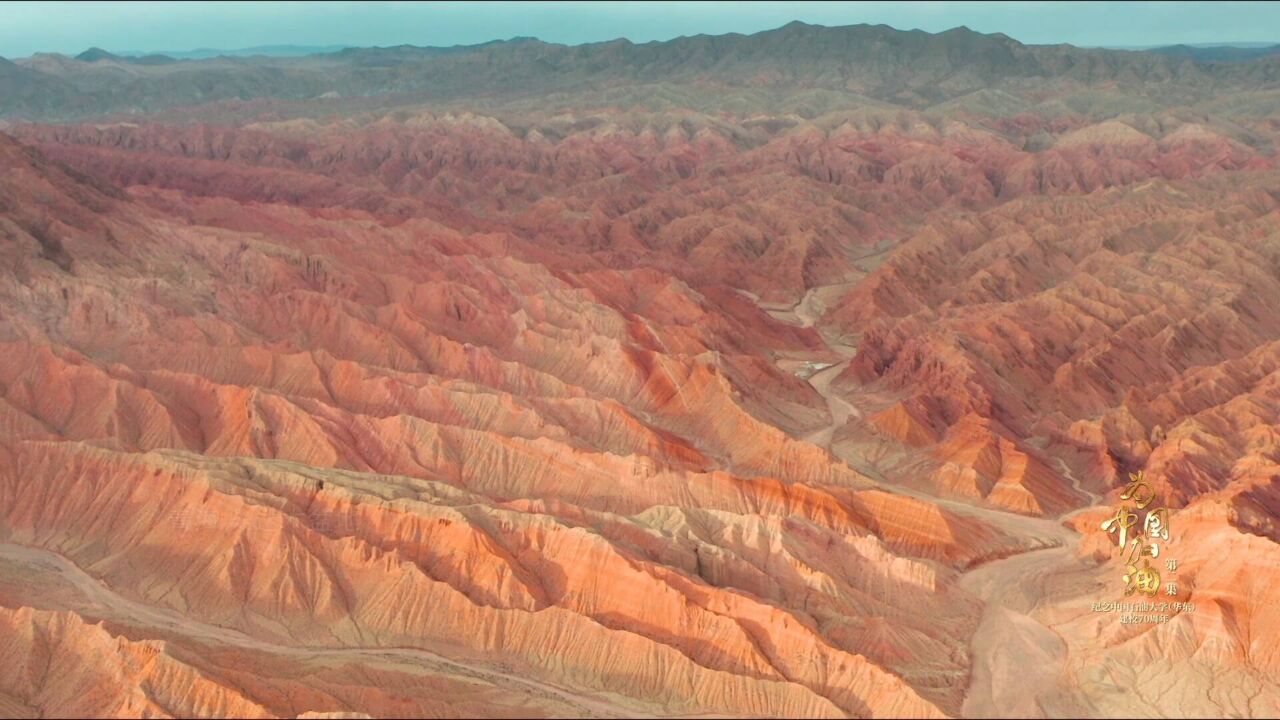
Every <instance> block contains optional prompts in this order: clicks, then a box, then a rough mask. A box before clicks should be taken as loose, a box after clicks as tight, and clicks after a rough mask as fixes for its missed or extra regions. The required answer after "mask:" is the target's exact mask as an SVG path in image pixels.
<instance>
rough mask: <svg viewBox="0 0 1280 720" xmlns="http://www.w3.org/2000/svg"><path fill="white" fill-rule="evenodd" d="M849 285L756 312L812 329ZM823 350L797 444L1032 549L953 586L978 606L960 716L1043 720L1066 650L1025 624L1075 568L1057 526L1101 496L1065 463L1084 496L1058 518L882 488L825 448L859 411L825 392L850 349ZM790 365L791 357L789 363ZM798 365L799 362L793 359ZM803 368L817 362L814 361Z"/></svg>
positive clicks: (864, 467)
mask: <svg viewBox="0 0 1280 720" xmlns="http://www.w3.org/2000/svg"><path fill="white" fill-rule="evenodd" d="M852 285H853V283H850V282H846V283H838V284H835V285H826V286H820V287H816V288H812V289H810V290H809V291H808V292H806V293H805V295H804V297H802V298H801V299H800V301H799V302H797V303H796V304H795V305H794V306H792V307H789V308H787V307H782V308H779V307H770V306H766V305H760V307H761V309H762V310H764V311H765V312H767V313H768V314H769V315H771V316H772V317H774V318H775V319H777V320H779V321H781V322H785V323H789V324H792V325H797V326H799V327H806V328H808V327H815V326H816V325H817V323H818V322H819V320H820V319H821V315H822V310H823V307H822V306H823V303H822V302H821V300H820V299H821V298H824V297H825V296H829V295H830V294H832V293H833V292H840V291H842V290H843V289H845V288H848V287H850V286H852ZM819 335H821V336H822V337H823V339H824V342H826V344H827V348H828V351H829V352H830V353H834V354H835V355H837V356H839V357H841V358H843V360H841V361H840V362H838V363H835V364H833V365H830V366H829V367H826V368H824V369H822V370H820V371H818V372H816V373H814V374H812V375H810V376H809V377H808V378H807V379H808V382H809V384H810V385H811V386H812V387H813V389H814V390H815V391H817V393H818V394H819V395H820V396H822V398H823V399H824V400H826V403H827V408H828V412H829V413H830V415H831V423H830V424H829V425H827V426H824V427H822V428H820V429H818V430H816V431H814V432H812V433H810V434H809V435H807V436H806V437H805V438H804V439H805V440H807V441H809V442H812V443H814V444H816V445H820V446H822V447H825V448H827V449H828V450H831V451H832V453H833V454H835V455H836V456H837V457H839V458H840V459H842V460H844V461H845V462H846V463H848V464H849V465H850V467H852V468H854V469H855V470H858V471H859V472H861V473H863V474H864V475H868V476H869V477H871V478H872V479H873V480H875V481H876V482H877V484H878V485H879V486H880V487H881V488H882V489H884V490H886V491H888V492H893V493H898V494H901V495H907V496H910V497H913V498H916V499H920V500H925V501H927V502H930V503H934V504H937V505H940V506H943V507H945V508H947V509H948V510H951V511H954V512H956V513H960V514H964V515H969V516H972V517H976V518H978V519H980V520H983V521H985V522H987V523H988V524H990V525H992V526H994V527H996V528H998V529H1000V530H1002V531H1004V532H1006V533H1009V534H1011V535H1014V536H1017V537H1020V538H1023V539H1024V540H1026V541H1028V543H1029V544H1030V545H1032V546H1035V547H1039V549H1034V550H1030V551H1027V552H1023V553H1019V554H1016V555H1012V556H1009V557H1004V558H1000V559H998V560H992V561H989V562H986V563H984V564H982V565H979V566H976V567H974V568H971V569H969V570H968V571H967V572H965V573H964V575H963V576H962V577H961V579H960V587H961V588H963V589H964V590H965V591H967V592H969V593H971V594H973V595H974V596H975V597H977V598H978V599H980V600H981V601H982V602H983V613H982V617H981V619H980V620H979V624H978V627H977V629H976V630H975V631H974V634H973V637H972V639H971V640H970V657H971V658H972V668H971V671H970V676H969V687H968V690H967V692H966V693H965V700H964V705H963V707H962V710H961V715H962V716H963V717H968V718H991V717H1028V718H1030V717H1045V715H1046V713H1045V711H1044V708H1043V707H1042V704H1041V702H1040V698H1044V697H1046V696H1049V695H1054V696H1056V697H1058V698H1059V700H1058V702H1059V703H1060V702H1061V697H1062V696H1063V694H1064V693H1067V692H1069V686H1068V685H1067V684H1066V680H1067V678H1066V677H1065V676H1064V666H1065V664H1066V660H1067V645H1066V643H1065V642H1064V640H1063V639H1062V637H1061V636H1060V635H1058V633H1056V632H1055V631H1054V630H1053V629H1052V628H1049V627H1046V626H1045V625H1044V624H1042V623H1040V622H1039V621H1037V620H1036V619H1035V618H1034V617H1032V613H1033V612H1034V611H1035V610H1036V608H1037V607H1038V606H1039V605H1040V604H1041V602H1042V601H1043V600H1044V599H1045V597H1046V591H1045V586H1046V581H1047V579H1048V578H1049V577H1050V576H1052V575H1054V574H1057V573H1061V572H1063V571H1065V570H1070V569H1072V568H1073V566H1075V565H1077V563H1078V561H1077V560H1076V547H1077V545H1078V544H1079V542H1080V535H1079V534H1078V533H1076V532H1075V531H1073V530H1071V529H1070V528H1068V527H1066V526H1065V525H1064V524H1063V521H1064V520H1066V519H1067V518H1069V517H1071V516H1072V515H1075V514H1077V513H1080V512H1083V511H1086V510H1088V509H1089V508H1091V507H1093V506H1094V505H1097V504H1098V503H1099V502H1100V501H1101V497H1100V496H1099V495H1098V494H1097V493H1095V492H1092V491H1090V490H1087V489H1086V488H1084V487H1082V486H1081V484H1080V481H1079V479H1078V478H1077V477H1076V476H1075V475H1074V473H1072V471H1071V469H1070V468H1069V467H1068V466H1067V464H1066V463H1065V462H1064V461H1062V459H1060V458H1055V460H1056V462H1057V464H1058V467H1059V470H1060V472H1061V473H1062V476H1063V477H1064V478H1066V480H1067V481H1068V482H1070V483H1071V486H1072V488H1073V489H1074V490H1076V491H1077V492H1078V493H1079V494H1081V495H1084V496H1087V497H1088V498H1089V502H1088V504H1087V505H1085V506H1084V507H1081V508H1078V509H1076V510H1072V511H1070V512H1067V513H1064V514H1063V515H1062V516H1060V517H1058V518H1052V519H1050V518H1035V517H1028V516H1025V515H1018V514H1016V513H1011V512H1005V511H1002V510H997V509H993V508H989V507H982V506H978V505H973V504H970V503H966V502H960V501H957V500H952V499H948V498H942V497H938V496H935V495H931V494H929V493H926V492H922V491H918V490H914V489H911V488H906V487H902V486H900V485H896V484H893V483H890V482H888V481H887V480H886V479H885V477H884V476H883V475H882V474H881V473H880V472H879V471H878V470H876V469H875V468H874V467H872V466H870V465H869V463H867V462H865V460H864V458H860V457H854V456H850V454H849V453H848V452H842V451H841V450H839V449H838V448H834V447H832V442H831V441H832V438H833V437H834V436H835V433H836V431H837V430H839V429H840V428H841V427H843V426H844V425H845V424H846V423H847V422H848V421H849V419H850V418H856V417H861V416H862V411H861V410H860V409H859V408H858V407H857V406H856V405H854V403H852V402H850V401H849V399H847V398H845V397H842V396H841V395H840V394H839V393H838V392H836V391H835V390H834V389H833V388H832V382H833V381H834V380H835V378H837V377H838V376H839V375H840V373H841V372H843V370H844V369H845V368H846V367H848V365H849V362H850V361H851V360H852V358H853V357H854V355H856V353H857V348H856V347H855V346H852V345H847V344H842V343H836V342H833V341H832V340H831V339H830V338H828V337H827V336H826V334H825V333H822V332H819ZM793 359H794V358H793ZM800 359H801V360H805V358H800ZM810 362H817V363H821V362H823V361H822V359H821V357H819V356H815V357H814V358H813V359H812V360H811V361H810Z"/></svg>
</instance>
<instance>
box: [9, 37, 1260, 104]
mask: <svg viewBox="0 0 1280 720" xmlns="http://www.w3.org/2000/svg"><path fill="white" fill-rule="evenodd" d="M325 49H327V48H303V47H298V46H262V47H257V48H246V49H243V50H240V51H236V52H237V53H239V54H240V56H238V57H231V56H227V55H226V53H223V51H220V50H210V49H206V50H197V51H191V52H190V53H175V54H149V55H141V54H135V55H128V54H125V53H111V52H107V51H105V50H101V49H97V48H94V49H90V50H88V51H86V52H84V53H81V55H80V56H78V58H76V59H72V58H68V57H66V56H62V55H55V54H42V55H36V56H33V57H31V58H24V59H22V60H19V61H18V62H17V63H10V64H8V65H6V66H3V67H0V116H8V117H14V118H23V119H42V120H51V119H62V120H65V119H75V118H86V117H92V116H100V115H103V114H108V113H136V112H154V111H156V110H159V109H163V108H169V107H178V106H187V105H195V104H204V103H209V102H217V101H223V100H254V99H274V100H288V101H299V100H309V99H314V98H321V97H324V98H334V97H344V98H350V97H371V96H391V95H395V96H397V97H399V98H401V99H402V100H406V101H416V102H423V101H431V102H436V103H438V102H442V101H462V100H463V99H466V98H478V97H484V98H487V100H486V102H491V101H494V100H497V101H500V102H508V101H512V100H513V99H516V98H524V99H526V100H528V99H531V98H535V97H539V96H541V95H543V94H546V93H573V94H574V95H575V96H576V95H582V101H583V102H603V101H605V100H604V98H606V96H607V93H609V92H613V93H623V94H624V95H626V97H623V96H617V97H615V98H614V99H613V100H609V102H617V101H621V102H632V101H633V100H629V99H628V98H629V97H632V96H634V97H635V98H645V99H644V102H653V101H654V99H655V98H661V97H664V95H662V94H657V95H655V94H654V93H652V92H643V93H638V94H637V93H636V92H632V91H629V90H627V88H635V87H638V86H641V85H663V86H665V87H667V88H669V89H671V90H672V92H675V93H677V94H679V95H680V96H681V97H685V96H688V99H687V101H686V100H682V101H681V102H688V103H693V104H697V102H698V98H699V97H702V96H705V95H706V93H708V92H721V93H732V94H739V95H742V96H743V101H744V102H745V103H746V104H747V106H752V107H754V106H756V105H761V104H762V103H764V104H769V103H774V102H777V100H778V98H776V97H774V98H765V97H764V96H763V95H761V93H762V92H765V91H767V92H772V93H781V94H782V95H784V96H787V97H799V96H803V97H805V98H806V100H805V101H804V102H806V103H817V104H818V105H821V106H824V107H826V106H832V107H834V106H852V105H866V104H868V103H872V104H887V105H891V106H898V107H905V108H912V109H924V108H928V107H932V106H935V105H938V104H939V103H944V102H950V101H953V100H957V101H959V100H958V99H960V98H963V97H964V96H967V95H970V94H973V93H978V92H979V91H982V92H983V93H985V95H983V96H981V97H977V96H974V97H970V98H969V99H968V100H964V101H963V102H966V103H970V104H974V105H975V107H976V109H977V110H978V111H981V112H986V111H988V110H990V109H991V108H989V107H987V106H990V105H991V104H992V103H996V104H998V105H1000V108H997V110H998V111H999V112H1001V113H1003V112H1006V111H1007V112H1015V111H1021V110H1019V108H1023V109H1025V107H1027V106H1028V105H1027V103H1028V102H1038V101H1035V100H1033V99H1032V96H1034V95H1035V93H1034V92H1031V90H1032V89H1033V88H1035V89H1036V90H1037V92H1038V91H1039V89H1041V88H1039V85H1041V84H1042V83H1044V82H1046V81H1050V82H1053V83H1055V84H1057V85H1059V86H1069V87H1070V88H1075V91H1079V92H1084V91H1085V90H1088V92H1087V93H1085V94H1084V95H1081V96H1080V97H1079V99H1078V102H1079V103H1080V110H1077V111H1082V110H1087V109H1088V108H1090V107H1096V108H1100V110H1101V111H1104V112H1110V111H1111V110H1118V109H1119V107H1120V106H1121V105H1123V106H1126V107H1128V106H1133V107H1132V108H1131V109H1134V110H1141V109H1142V107H1143V105H1142V103H1143V102H1144V100H1143V98H1144V97H1146V98H1147V99H1148V100H1150V99H1151V97H1154V95H1153V94H1155V93H1168V92H1176V93H1177V94H1178V95H1179V96H1180V97H1183V98H1185V102H1187V103H1189V104H1194V103H1195V102H1199V101H1204V100H1207V99H1209V98H1210V97H1212V96H1213V95H1214V94H1217V93H1220V92H1224V91H1227V90H1272V89H1275V88H1277V87H1280V62H1277V61H1276V60H1275V59H1274V58H1270V57H1266V56H1262V57H1258V58H1255V59H1254V61H1252V62H1232V63H1223V62H1212V61H1211V60H1215V59H1216V58H1215V57H1213V53H1214V52H1225V51H1223V50H1222V49H1221V48H1217V49H1214V48H1194V47H1187V48H1185V49H1182V50H1178V49H1176V48H1175V49H1169V50H1157V51H1147V52H1132V51H1118V50H1107V49H1088V48H1079V47H1074V46H1071V45H1065V44H1064V45H1026V44H1023V43H1020V42H1018V41H1016V40H1014V39H1012V38H1010V37H1008V36H1006V35H1003V34H1000V33H994V34H984V33H979V32H975V31H973V30H970V29H968V28H964V27H960V28H954V29H952V30H948V31H946V32H942V33H936V34H932V33H927V32H924V31H921V30H911V31H903V30H896V29H894V28H891V27H888V26H886V25H874V26H873V25H851V26H843V27H825V26H820V25H809V24H805V23H801V22H793V23H790V24H788V25H785V26H783V27H780V28H777V29H774V30H769V31H765V32H760V33H756V34H754V35H741V34H737V33H730V34H726V35H714V36H713V35H696V36H691V37H680V38H676V39H674V40H668V41H663V42H647V43H640V44H637V43H633V42H630V41H628V40H625V39H619V40H613V41H609V42H600V43H591V44H586V45H576V46H568V45H559V44H554V43H546V42H542V41H540V40H536V39H533V38H513V39H511V40H503V41H495V42H490V43H484V44H480V45H472V46H456V47H447V48H445V47H415V46H410V45H402V46H397V47H386V48H343V49H340V50H336V51H334V52H321V51H322V50H325ZM1237 50H1239V52H1237V53H1236V54H1237V55H1240V54H1242V53H1248V52H1258V51H1260V50H1259V49H1237ZM308 51H315V52H314V53H313V54H305V53H306V52H308ZM272 52H274V53H276V54H275V55H272V54H270V53H272ZM216 53H223V57H221V58H217V57H211V58H205V59H198V58H195V57H192V58H191V59H182V58H179V57H175V55H184V54H185V55H188V56H190V55H193V54H205V55H210V54H216ZM285 53H292V54H291V55H287V54H285ZM299 54H301V56H299ZM1239 59H1240V60H1244V59H1245V58H1243V57H1241V58H1239ZM143 65H145V66H148V67H146V68H142V67H136V69H134V70H132V71H129V72H121V70H122V69H128V68H129V67H130V66H143ZM1028 93H1030V95H1028ZM593 98H594V99H593ZM637 101H638V100H637ZM1100 103H1101V104H1102V105H1099V104H1100ZM818 105H815V107H817V106H818ZM1104 106H1105V107H1104ZM1112 106H1114V107H1112Z"/></svg>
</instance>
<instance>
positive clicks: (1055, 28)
mask: <svg viewBox="0 0 1280 720" xmlns="http://www.w3.org/2000/svg"><path fill="white" fill-rule="evenodd" d="M791 20H803V21H805V22H811V23H817V24H822V25H848V24H853V23H885V24H887V25H891V26H893V27H896V28H900V29H904V30H908V29H912V28H920V29H922V30H928V31H930V32H937V31H940V30H946V29H949V28H952V27H956V26H958V25H967V26H969V27H970V28H973V29H974V30H978V31H981V32H1003V33H1005V34H1006V35H1009V36H1012V37H1013V38H1016V39H1018V40H1021V41H1023V42H1027V43H1057V42H1069V43H1072V44H1075V45H1084V46H1092V45H1155V44H1173V43H1184V42H1185V43H1195V42H1280V3H1268V2H1223V3H1210V2H1203V3H1190V2H1168V3H1166V2H1080V3H1075V2H1072V3H1057V2H989V3H986V2H984V3H969V2H850V3H834V2H832V3H827V2H793V3H781V2H778V3H772V2H761V3H727V2H726V3H715V2H683V3H676V2H651V3H644V2H631V3H616V2H539V3H527V4H525V3H512V2H502V3H475V4H472V3H460V2H440V3H414V2H380V3H357V2H314V3H303V2H243V3H230V2H190V3H178V2H155V3H150V2H140V3H131V2H101V3H79V2H77V3H65V4H63V3H46V2H39V3H34V2H31V3H28V2H20V3H7V2H6V3H0V55H2V56H5V57H11V58H12V57H24V56H27V55H30V54H31V53H33V52H43V51H48V52H62V53H71V54H74V53H78V52H80V51H82V50H85V49H86V48H89V47H91V46H98V47H102V48H106V49H107V50H190V49H194V48H200V47H214V48H222V49H236V48H243V47H251V46H255V45H285V44H289V45H357V46H369V45H398V44H403V43H408V44H413V45H455V44H472V43H477V42H484V41H486V40H493V39H505V38H509V37H513V36H516V35H532V36H535V37H537V38H540V39H542V40H546V41H549V42H561V43H571V44H573V43H583V42H593V41H598V40H610V39H613V38H617V37H626V38H628V39H630V40H633V41H635V42H645V41H648V40H666V39H670V38H673V37H677V36H679V35H695V34H698V33H711V34H719V33H726V32H742V33H751V32H757V31H759V30H767V29H769V28H773V27H778V26H780V25H783V24H786V23H787V22H789V21H791Z"/></svg>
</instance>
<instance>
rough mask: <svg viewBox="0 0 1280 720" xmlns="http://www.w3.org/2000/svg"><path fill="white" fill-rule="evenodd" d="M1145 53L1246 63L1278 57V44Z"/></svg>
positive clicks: (1172, 47)
mask: <svg viewBox="0 0 1280 720" xmlns="http://www.w3.org/2000/svg"><path fill="white" fill-rule="evenodd" d="M1145 52H1154V53H1160V54H1161V55H1170V56H1173V57H1184V58H1190V59H1192V60H1197V61H1200V62H1248V61H1250V60H1257V59H1258V58H1264V57H1272V56H1274V55H1280V44H1259V45H1254V44H1250V45H1169V46H1167V47H1159V48H1150V49H1147V50H1146V51H1145Z"/></svg>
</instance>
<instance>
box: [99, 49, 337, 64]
mask: <svg viewBox="0 0 1280 720" xmlns="http://www.w3.org/2000/svg"><path fill="white" fill-rule="evenodd" d="M346 47H350V46H348V45H256V46H254V47H247V48H239V49H236V50H226V49H221V48H196V49H195V50H159V51H152V50H121V51H118V52H116V53H114V54H115V55H119V56H121V57H141V56H147V55H164V56H166V57H171V58H173V59H175V60H208V59H210V58H216V57H253V56H255V55H263V56H266V57H303V56H306V55H319V54H321V53H331V52H337V51H339V50H342V49H343V48H346Z"/></svg>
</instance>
